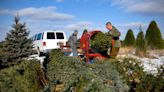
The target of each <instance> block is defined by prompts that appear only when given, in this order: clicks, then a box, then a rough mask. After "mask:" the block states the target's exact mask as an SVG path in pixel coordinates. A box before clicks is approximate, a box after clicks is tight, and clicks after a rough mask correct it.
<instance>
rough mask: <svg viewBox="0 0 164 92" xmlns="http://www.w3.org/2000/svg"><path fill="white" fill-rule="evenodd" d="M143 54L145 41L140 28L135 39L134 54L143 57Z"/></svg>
mask: <svg viewBox="0 0 164 92" xmlns="http://www.w3.org/2000/svg"><path fill="white" fill-rule="evenodd" d="M145 53H146V39H145V36H144V33H143V31H142V29H141V27H140V32H139V33H138V35H137V39H136V54H137V55H141V54H142V55H144V54H145Z"/></svg>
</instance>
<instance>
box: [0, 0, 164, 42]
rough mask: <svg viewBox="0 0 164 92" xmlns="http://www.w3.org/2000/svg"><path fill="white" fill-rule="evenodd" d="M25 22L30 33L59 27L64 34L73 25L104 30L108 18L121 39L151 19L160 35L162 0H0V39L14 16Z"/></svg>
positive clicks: (163, 18) (163, 12)
mask: <svg viewBox="0 0 164 92" xmlns="http://www.w3.org/2000/svg"><path fill="white" fill-rule="evenodd" d="M16 14H19V16H20V19H21V20H20V21H21V23H24V22H25V23H26V26H27V28H28V30H29V31H30V37H31V36H33V35H34V34H36V33H40V32H44V31H46V30H63V31H64V32H65V33H66V36H67V38H68V37H69V36H70V35H71V34H72V33H73V31H74V30H75V29H77V30H78V31H79V34H78V37H81V34H82V32H83V30H84V29H88V31H92V30H101V31H103V32H107V31H108V30H107V29H106V27H105V24H106V22H108V21H110V22H111V23H112V24H113V25H114V26H115V27H116V28H117V29H118V30H119V31H120V32H121V37H120V39H121V40H123V39H124V38H125V35H126V33H127V31H128V29H132V30H133V32H134V35H135V37H136V35H137V34H138V32H139V27H140V25H141V26H142V30H143V31H144V32H146V30H147V28H148V25H149V23H150V22H151V21H152V20H155V21H156V22H157V24H158V27H159V28H160V30H161V33H162V35H163V37H164V0H0V41H2V40H4V39H5V37H6V33H8V32H9V31H10V30H11V29H12V24H13V23H14V21H13V20H14V16H15V15H16Z"/></svg>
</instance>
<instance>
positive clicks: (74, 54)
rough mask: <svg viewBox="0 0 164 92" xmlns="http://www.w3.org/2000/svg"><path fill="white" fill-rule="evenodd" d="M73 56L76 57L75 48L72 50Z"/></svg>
mask: <svg viewBox="0 0 164 92" xmlns="http://www.w3.org/2000/svg"><path fill="white" fill-rule="evenodd" d="M72 52H73V56H78V55H77V48H72Z"/></svg>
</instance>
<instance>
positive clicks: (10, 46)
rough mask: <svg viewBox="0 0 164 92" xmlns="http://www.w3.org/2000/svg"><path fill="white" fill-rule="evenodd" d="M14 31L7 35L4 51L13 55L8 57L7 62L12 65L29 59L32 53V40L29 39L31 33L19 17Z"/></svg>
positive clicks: (13, 27) (13, 28)
mask: <svg viewBox="0 0 164 92" xmlns="http://www.w3.org/2000/svg"><path fill="white" fill-rule="evenodd" d="M14 22H15V23H14V24H13V25H12V30H11V31H10V32H9V33H7V37H6V38H5V43H4V51H5V52H9V53H10V54H11V55H9V56H7V60H8V61H11V62H12V64H16V63H18V62H20V61H21V59H22V58H24V57H27V56H29V55H30V54H31V52H32V48H33V45H32V40H31V39H29V38H28V36H29V31H28V29H27V28H26V24H25V23H23V24H22V23H20V18H19V16H18V15H17V16H16V17H15V19H14Z"/></svg>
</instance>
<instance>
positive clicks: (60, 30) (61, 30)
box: [44, 30, 64, 33]
mask: <svg viewBox="0 0 164 92" xmlns="http://www.w3.org/2000/svg"><path fill="white" fill-rule="evenodd" d="M44 32H63V33H64V31H62V30H46V31H44Z"/></svg>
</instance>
